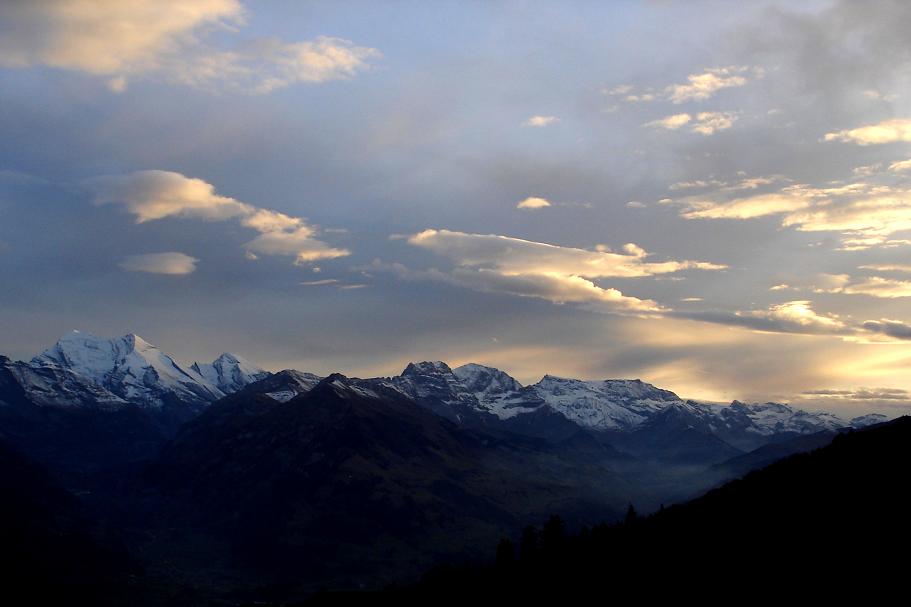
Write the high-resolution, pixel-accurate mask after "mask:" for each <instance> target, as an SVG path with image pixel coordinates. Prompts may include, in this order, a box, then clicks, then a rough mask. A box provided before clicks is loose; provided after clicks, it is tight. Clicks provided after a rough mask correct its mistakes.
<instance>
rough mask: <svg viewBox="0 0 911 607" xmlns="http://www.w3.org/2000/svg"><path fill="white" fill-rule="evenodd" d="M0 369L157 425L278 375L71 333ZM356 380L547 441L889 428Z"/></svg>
mask: <svg viewBox="0 0 911 607" xmlns="http://www.w3.org/2000/svg"><path fill="white" fill-rule="evenodd" d="M0 368H2V372H3V373H4V375H5V376H6V377H7V378H9V380H8V383H9V381H11V382H12V383H13V384H15V386H16V388H15V390H16V391H17V392H19V393H20V394H22V395H23V396H24V397H25V398H27V399H28V400H29V401H30V402H31V403H33V404H34V405H36V406H41V407H58V408H65V407H75V408H84V409H96V410H109V411H113V410H119V409H123V408H126V407H128V406H135V407H139V408H141V409H144V410H148V411H151V412H152V413H153V414H159V416H160V413H161V412H162V411H163V410H170V411H171V413H172V414H174V415H176V416H177V417H178V418H181V419H182V421H186V419H189V418H191V417H193V416H195V415H196V414H198V413H199V412H200V411H201V410H203V409H205V408H206V407H207V406H208V405H209V404H211V403H213V402H215V401H217V400H219V399H220V398H223V397H225V396H226V395H228V394H232V393H235V392H237V391H238V390H241V389H242V388H244V387H246V386H248V385H250V384H253V383H256V382H262V381H264V380H267V379H268V378H270V377H272V376H273V374H271V373H269V372H267V371H265V370H264V369H262V368H260V367H258V366H257V365H255V364H253V363H250V362H248V361H246V360H245V359H243V358H242V357H240V356H237V355H235V354H230V353H224V354H222V355H221V356H219V357H218V358H216V359H215V361H213V362H211V363H199V362H195V363H193V364H192V365H189V366H187V367H183V366H181V365H180V364H179V363H178V362H176V361H175V360H174V358H172V357H171V356H169V355H168V354H166V353H164V352H163V351H161V350H160V349H159V348H157V347H156V346H154V345H151V344H150V343H148V342H147V341H145V340H144V339H142V338H141V337H139V336H137V335H133V334H130V335H125V336H123V337H119V338H115V339H101V338H98V337H95V336H92V335H89V334H86V333H81V332H78V331H73V332H72V333H70V334H68V335H65V336H64V337H62V338H61V339H60V340H59V341H58V342H57V343H56V344H55V345H54V346H53V347H51V348H49V349H47V350H45V351H44V352H42V353H41V354H39V355H37V356H35V357H34V358H33V359H32V360H31V361H30V362H28V363H21V362H13V361H10V360H8V359H2V362H0ZM284 373H286V374H287V375H288V376H289V377H290V376H291V375H292V374H296V376H297V377H299V378H304V380H303V381H299V382H297V383H294V384H293V385H291V384H289V385H288V386H286V388H287V390H283V389H271V390H270V391H269V392H267V393H268V394H269V395H270V396H271V397H272V398H275V399H276V400H279V401H282V400H288V399H290V398H291V397H292V396H293V395H296V394H298V393H301V392H304V391H306V390H308V389H310V388H312V387H313V386H314V385H315V384H316V382H318V381H319V379H320V378H319V377H318V376H315V375H312V374H307V373H301V372H297V371H291V370H289V371H286V372H284ZM274 381H275V380H273V382H274ZM352 381H354V382H355V383H357V384H358V385H363V386H365V387H372V386H384V387H388V388H390V389H393V390H396V391H398V392H400V393H401V394H403V395H405V396H407V397H409V398H411V399H413V400H414V401H415V402H417V403H418V404H420V405H422V406H424V407H426V408H428V409H430V410H431V411H433V412H434V413H436V414H438V415H440V416H442V417H444V418H446V419H449V420H450V421H453V422H455V423H457V424H459V425H465V426H470V427H482V428H483V427H487V428H497V429H502V430H508V431H513V432H516V433H519V434H527V435H533V436H542V437H545V438H555V437H562V438H565V437H566V436H568V435H571V434H572V433H574V432H575V431H576V430H578V429H584V430H586V431H590V432H594V433H599V434H603V435H605V436H611V437H614V438H615V439H616V438H617V437H619V436H622V435H633V436H635V435H643V434H649V433H655V432H658V431H659V427H660V428H661V429H664V430H666V429H667V426H669V425H674V426H677V427H678V428H679V429H680V430H681V431H688V432H695V433H698V434H700V435H705V436H712V437H714V438H715V439H718V440H719V441H720V442H719V445H720V444H722V443H723V444H725V445H727V446H729V447H730V448H732V449H733V450H735V451H740V452H746V451H750V450H752V449H755V448H758V447H760V446H762V445H764V444H768V443H771V442H778V441H780V440H781V439H784V438H790V437H794V436H799V435H806V434H813V433H816V432H820V431H835V430H838V429H841V428H848V427H860V426H863V425H868V424H870V423H875V422H878V421H882V420H884V419H885V417H884V416H879V415H872V416H863V417H859V418H855V419H853V420H844V419H841V418H839V417H837V416H835V415H833V414H829V413H824V412H807V411H802V410H799V409H794V408H791V407H789V406H788V405H784V404H778V403H755V404H745V403H740V402H737V401H734V402H733V403H731V404H730V405H717V404H706V403H697V402H695V401H692V400H684V399H681V398H680V397H678V396H677V395H676V394H674V393H673V392H670V391H668V390H662V389H660V388H656V387H655V386H653V385H651V384H648V383H645V382H642V381H640V380H625V379H622V380H618V379H608V380H599V381H585V380H578V379H569V378H561V377H554V376H551V375H545V376H544V378H543V379H541V381H539V382H537V383H536V384H533V385H528V386H523V385H521V384H520V383H519V382H518V381H516V380H515V379H514V378H512V377H510V376H509V375H508V374H506V373H505V372H503V371H500V370H499V369H495V368H492V367H486V366H483V365H478V364H466V365H462V366H460V367H457V368H455V369H451V368H450V367H449V366H448V365H446V364H445V363H443V362H419V363H411V364H409V365H408V366H407V367H406V368H405V370H404V371H403V372H402V374H401V375H398V376H395V377H390V378H376V379H367V380H352ZM10 389H13V388H12V384H11V385H10V387H8V388H7V390H10ZM0 398H3V396H2V395H0ZM623 440H624V439H620V441H621V442H623ZM627 442H629V441H627ZM633 442H635V441H633ZM630 448H632V449H634V450H635V448H634V447H630Z"/></svg>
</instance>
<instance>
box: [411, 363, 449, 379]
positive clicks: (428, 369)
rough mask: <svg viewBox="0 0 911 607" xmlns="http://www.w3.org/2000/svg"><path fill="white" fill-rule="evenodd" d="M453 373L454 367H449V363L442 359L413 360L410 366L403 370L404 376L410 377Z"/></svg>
mask: <svg viewBox="0 0 911 607" xmlns="http://www.w3.org/2000/svg"><path fill="white" fill-rule="evenodd" d="M439 374H444V375H451V374H452V369H450V368H449V365H447V364H446V363H444V362H443V361H441V360H436V361H426V360H425V361H423V362H413V363H408V366H407V367H405V370H404V371H402V377H410V376H415V375H439Z"/></svg>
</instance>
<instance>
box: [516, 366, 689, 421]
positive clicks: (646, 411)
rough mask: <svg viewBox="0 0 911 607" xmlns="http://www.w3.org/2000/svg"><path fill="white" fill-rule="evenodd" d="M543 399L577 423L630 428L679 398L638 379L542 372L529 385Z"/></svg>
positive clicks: (677, 401)
mask: <svg viewBox="0 0 911 607" xmlns="http://www.w3.org/2000/svg"><path fill="white" fill-rule="evenodd" d="M531 387H532V388H533V389H534V391H535V393H536V394H537V395H538V396H539V397H540V398H541V400H542V401H544V403H545V404H546V405H547V406H549V407H551V408H552V409H553V410H555V411H557V412H559V413H561V414H563V416H565V417H566V418H567V419H569V420H570V421H573V422H575V423H577V424H579V425H580V426H583V427H586V428H592V429H595V430H630V429H632V428H635V427H636V426H638V425H639V424H641V423H643V422H644V421H646V420H647V419H648V418H649V417H650V416H651V415H652V414H654V413H656V412H657V411H660V410H662V409H664V408H665V407H667V406H668V404H670V403H680V402H682V401H681V399H680V398H679V397H678V396H677V395H676V394H674V393H673V392H670V391H668V390H661V389H660V388H656V387H655V386H653V385H651V384H647V383H645V382H642V381H640V380H638V379H636V380H626V379H607V380H604V381H583V380H579V379H566V378H562V377H554V376H552V375H545V376H544V378H543V379H542V380H541V381H539V382H538V383H537V384H534V385H533V386H531Z"/></svg>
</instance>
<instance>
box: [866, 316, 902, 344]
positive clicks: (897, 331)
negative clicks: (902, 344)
mask: <svg viewBox="0 0 911 607" xmlns="http://www.w3.org/2000/svg"><path fill="white" fill-rule="evenodd" d="M863 328H864V329H865V330H867V331H869V332H871V333H879V334H882V335H886V336H888V337H893V338H895V339H901V340H906V339H907V340H911V326H909V325H907V324H905V323H903V322H901V321H900V320H888V319H882V320H868V321H866V322H865V323H864V324H863Z"/></svg>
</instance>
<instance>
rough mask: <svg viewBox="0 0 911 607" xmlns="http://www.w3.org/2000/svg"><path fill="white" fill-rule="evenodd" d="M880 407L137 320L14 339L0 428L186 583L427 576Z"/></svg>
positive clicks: (254, 587)
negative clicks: (161, 330)
mask: <svg viewBox="0 0 911 607" xmlns="http://www.w3.org/2000/svg"><path fill="white" fill-rule="evenodd" d="M883 421H885V417H883V416H864V417H863V418H856V419H854V420H844V419H841V418H839V417H837V416H835V415H832V414H828V413H821V412H806V411H801V410H797V409H794V408H791V407H789V406H787V405H783V404H777V403H761V404H744V403H739V402H734V403H732V404H731V405H727V406H722V405H716V404H705V403H697V402H694V401H690V400H683V399H681V398H679V397H678V396H677V395H676V394H674V393H673V392H670V391H667V390H662V389H659V388H656V387H655V386H652V385H650V384H648V383H645V382H642V381H639V380H603V381H583V380H576V379H567V378H559V377H553V376H545V377H544V378H543V379H542V380H541V381H539V382H538V383H536V384H533V385H527V386H523V385H521V384H520V383H519V382H518V381H516V380H515V379H514V378H512V377H510V376H509V375H508V374H506V373H504V372H502V371H500V370H498V369H494V368H491V367H486V366H483V365H477V364H468V365H463V366H461V367H457V368H455V369H451V368H450V367H449V366H448V365H446V364H445V363H442V362H420V363H412V364H409V365H408V366H407V367H406V368H405V370H404V371H403V372H402V374H401V375H398V376H394V377H385V378H373V379H356V378H348V377H345V376H342V375H339V374H334V375H330V376H329V377H319V376H316V375H313V374H310V373H304V372H300V371H295V370H285V371H280V372H277V373H269V372H267V371H265V370H263V369H261V368H259V367H257V366H256V365H254V364H252V363H250V362H248V361H245V360H244V359H243V358H241V357H239V356H236V355H233V354H227V353H226V354H223V355H221V356H219V357H218V358H217V359H216V360H215V361H213V362H212V363H194V364H192V365H189V366H186V367H184V366H182V365H180V364H179V363H178V362H177V361H175V360H174V359H173V358H172V357H171V356H169V355H167V354H165V353H164V352H162V351H161V350H160V349H158V348H157V347H155V346H153V345H151V344H149V343H148V342H146V341H145V340H143V339H142V338H140V337H138V336H135V335H127V336H124V337H121V338H116V339H111V340H108V339H101V338H97V337H94V336H91V335H88V334H84V333H79V332H73V333H72V334H69V335H67V336H64V337H63V338H62V339H61V340H60V341H58V342H57V344H55V345H54V346H53V347H52V348H50V349H48V350H46V351H45V352H43V353H41V354H39V355H38V356H36V357H35V358H33V359H32V360H31V361H30V362H16V361H12V360H10V359H8V358H4V357H0V441H2V442H3V443H4V444H5V445H7V446H8V448H9V449H11V450H15V451H18V452H19V453H20V455H21V458H22V460H21V461H23V462H24V461H28V462H29V463H28V464H21V465H22V466H26V465H28V466H36V467H43V468H46V469H47V470H48V471H49V473H50V475H49V478H53V479H54V482H55V483H59V484H60V485H62V487H61V488H60V491H61V492H63V493H64V494H66V495H70V496H72V495H73V494H76V495H79V496H81V499H80V500H78V501H79V502H80V507H81V508H84V509H85V510H86V512H89V513H90V514H91V516H93V517H95V520H96V521H100V522H103V523H104V528H105V529H117V530H118V532H117V533H118V534H119V540H118V541H121V542H122V545H123V546H125V547H126V548H125V549H126V550H128V552H129V553H130V554H131V555H133V556H132V557H131V558H133V559H134V560H135V562H136V563H137V566H138V567H141V569H142V571H143V572H144V573H143V575H141V576H139V577H138V578H135V579H134V580H133V581H132V582H131V584H134V585H136V592H137V593H138V595H142V596H154V597H157V599H158V600H161V601H162V602H169V603H172V604H181V603H186V604H206V602H208V601H213V602H217V601H239V602H240V601H248V600H249V601H260V600H275V601H287V600H297V599H303V598H306V597H307V596H309V595H310V594H311V593H313V592H314V591H317V590H319V589H321V588H331V589H353V590H358V589H370V588H378V587H382V586H383V585H386V584H391V583H401V582H408V581H411V580H415V579H417V578H418V577H419V576H420V575H421V573H422V572H424V571H426V570H427V569H428V568H429V567H432V566H434V565H438V564H442V563H450V562H462V561H465V560H469V561H479V562H480V561H483V560H484V559H485V558H487V556H488V554H489V549H490V547H491V546H492V545H494V544H495V542H496V541H497V540H498V539H499V538H501V537H503V536H507V537H512V536H515V535H516V534H517V533H519V531H520V530H521V529H522V528H524V527H526V526H527V525H528V524H529V523H530V522H533V521H538V520H543V519H544V518H546V517H547V516H548V515H550V514H553V513H559V514H560V515H561V516H562V517H563V520H564V521H565V522H566V524H568V525H570V526H571V527H572V528H579V527H581V526H583V525H593V524H597V523H601V522H604V521H607V522H612V521H618V520H621V519H622V518H623V517H624V513H625V512H626V511H627V509H628V506H629V504H631V503H633V504H636V506H637V507H638V508H639V509H640V510H641V511H642V512H646V513H647V512H652V511H656V510H658V509H659V508H660V507H662V505H665V504H666V505H670V504H673V503H680V502H684V501H686V500H689V499H692V498H695V497H697V496H699V495H701V494H702V493H704V492H705V491H706V490H709V489H711V488H713V487H716V486H719V485H720V484H722V483H723V482H725V481H727V480H730V479H734V478H737V477H739V476H742V475H744V474H747V473H749V472H750V471H751V470H755V469H757V468H761V467H764V466H767V465H769V464H771V463H772V462H774V461H776V460H778V459H781V458H783V457H786V456H790V455H793V454H800V453H804V452H807V451H811V450H814V449H818V448H820V447H824V446H825V445H827V444H829V443H830V442H832V441H833V439H835V438H837V437H838V436H840V435H841V434H843V433H845V432H850V431H852V430H853V429H856V428H860V427H864V426H869V425H872V424H876V423H880V422H883ZM11 461H12V462H13V464H11V465H18V464H17V463H16V462H20V460H11ZM67 491H68V492H69V493H67ZM73 499H75V498H73ZM61 507H64V508H70V507H71V505H67V504H64V505H62V506H61ZM80 541H81V540H80ZM109 543H110V542H108V544H109ZM105 550H106V549H105ZM105 550H103V549H101V548H98V553H99V554H107V553H108V552H105ZM114 574H116V572H115V571H113V570H112V575H114ZM138 595H137V596H138Z"/></svg>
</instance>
